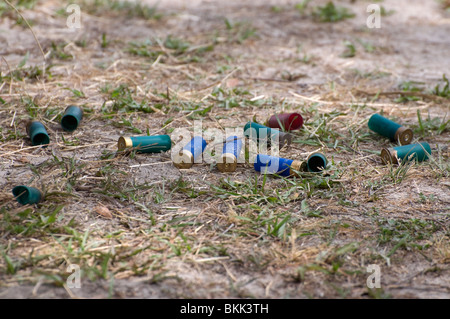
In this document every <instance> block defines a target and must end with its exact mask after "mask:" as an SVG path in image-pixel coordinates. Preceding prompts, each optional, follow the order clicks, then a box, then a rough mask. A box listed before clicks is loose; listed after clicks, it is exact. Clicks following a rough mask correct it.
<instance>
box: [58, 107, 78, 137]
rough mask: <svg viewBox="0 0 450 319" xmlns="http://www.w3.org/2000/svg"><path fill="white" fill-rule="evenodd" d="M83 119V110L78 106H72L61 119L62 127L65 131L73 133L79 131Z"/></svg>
mask: <svg viewBox="0 0 450 319" xmlns="http://www.w3.org/2000/svg"><path fill="white" fill-rule="evenodd" d="M82 118H83V110H82V109H81V107H79V106H76V105H70V106H68V107H67V108H66V110H65V111H64V114H63V116H62V118H61V127H62V128H63V130H65V131H68V132H73V131H75V130H76V129H77V127H78V125H79V124H80V122H81V120H82Z"/></svg>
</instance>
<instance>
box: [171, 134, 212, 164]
mask: <svg viewBox="0 0 450 319" xmlns="http://www.w3.org/2000/svg"><path fill="white" fill-rule="evenodd" d="M206 145H207V143H206V141H205V140H204V139H203V138H202V137H201V136H194V138H193V139H192V140H190V142H189V143H187V144H186V146H185V147H183V149H182V150H180V152H179V153H177V154H174V155H173V157H172V161H173V165H174V166H175V167H177V168H180V169H187V168H191V167H192V165H194V162H195V161H196V160H197V159H198V158H199V157H200V156H201V155H202V154H203V151H204V150H205V148H206Z"/></svg>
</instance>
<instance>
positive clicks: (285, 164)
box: [253, 154, 302, 177]
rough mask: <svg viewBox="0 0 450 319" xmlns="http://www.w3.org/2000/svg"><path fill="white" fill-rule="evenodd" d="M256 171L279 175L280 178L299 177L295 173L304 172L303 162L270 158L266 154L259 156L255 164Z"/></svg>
mask: <svg viewBox="0 0 450 319" xmlns="http://www.w3.org/2000/svg"><path fill="white" fill-rule="evenodd" d="M253 166H254V168H255V171H257V172H260V173H262V174H277V175H280V176H285V177H288V176H297V177H298V174H297V173H296V172H295V171H300V170H302V169H301V167H302V162H301V161H296V160H291V159H287V158H281V157H276V156H270V155H265V154H258V155H257V156H256V161H255V163H254V165H253Z"/></svg>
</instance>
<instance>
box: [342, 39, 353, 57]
mask: <svg viewBox="0 0 450 319" xmlns="http://www.w3.org/2000/svg"><path fill="white" fill-rule="evenodd" d="M344 45H345V50H344V52H342V53H341V55H340V57H342V58H353V57H354V56H355V55H356V48H355V45H354V44H353V43H351V42H350V41H345V42H344Z"/></svg>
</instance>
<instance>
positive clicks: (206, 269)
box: [0, 0, 450, 299]
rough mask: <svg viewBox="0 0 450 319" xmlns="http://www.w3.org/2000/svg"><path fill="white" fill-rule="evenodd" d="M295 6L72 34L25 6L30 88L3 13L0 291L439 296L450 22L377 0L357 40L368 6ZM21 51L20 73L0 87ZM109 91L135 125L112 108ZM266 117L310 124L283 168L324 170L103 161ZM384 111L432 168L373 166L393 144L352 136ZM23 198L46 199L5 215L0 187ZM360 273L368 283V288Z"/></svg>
mask: <svg viewBox="0 0 450 319" xmlns="http://www.w3.org/2000/svg"><path fill="white" fill-rule="evenodd" d="M300 2H301V1H282V0H280V1H275V0H271V1H247V0H240V1H235V0H228V1H212V0H210V1H200V0H196V1H175V0H164V1H159V2H158V4H157V7H156V12H157V13H158V14H160V15H161V17H158V18H157V19H156V18H155V17H151V18H148V17H142V16H140V15H139V14H136V12H134V13H130V12H129V11H126V10H127V9H126V8H125V9H124V8H121V9H114V8H111V7H107V6H106V5H104V7H101V6H99V7H97V8H95V7H92V5H89V4H88V1H79V3H80V8H81V28H80V29H69V28H68V27H67V26H66V21H67V20H66V19H67V16H68V13H65V12H64V11H65V10H64V9H65V8H66V6H67V5H68V2H63V1H38V2H37V3H36V4H35V5H34V7H33V8H31V9H26V8H23V9H21V12H23V15H24V17H26V18H27V19H28V20H29V21H30V22H31V24H32V28H33V30H34V32H35V34H36V37H37V39H38V40H39V42H40V45H41V46H42V49H43V53H44V55H45V56H46V61H47V63H46V66H49V65H51V68H50V69H49V70H50V73H51V76H45V75H43V74H40V75H38V76H36V77H33V76H32V75H30V73H31V71H30V70H31V67H32V66H36V67H38V68H42V61H43V57H42V54H41V51H40V49H39V47H38V45H37V44H36V41H35V39H34V37H33V34H32V33H31V32H30V30H29V29H28V28H27V27H26V26H25V25H24V24H23V22H22V23H21V24H17V19H18V16H17V15H16V14H15V13H13V12H12V11H8V12H4V13H3V15H2V17H1V18H0V42H1V43H3V45H2V46H1V47H0V56H1V57H2V62H1V72H2V73H1V74H2V76H3V77H2V82H1V83H0V85H1V86H0V97H1V98H2V100H3V102H4V103H3V106H0V121H1V123H0V124H1V128H2V131H1V134H2V135H1V136H2V140H1V142H0V192H1V193H0V195H1V197H0V207H1V210H0V214H1V215H0V221H1V231H2V233H1V234H0V252H1V253H2V255H1V256H0V257H3V258H0V297H1V298H108V297H110V298H274V299H278V298H449V297H450V269H449V263H450V240H449V234H450V233H449V222H450V218H449V208H450V189H449V188H450V178H449V150H448V142H449V136H450V134H449V129H448V125H447V124H446V121H448V112H449V110H450V108H449V106H450V102H449V98H448V97H438V96H436V95H433V94H432V93H431V91H432V90H433V89H434V88H435V87H436V85H438V86H439V87H440V88H443V87H444V84H445V83H444V82H443V75H444V74H445V75H446V76H447V77H449V78H450V55H449V48H450V13H449V11H446V10H445V9H444V5H443V3H440V2H438V1H418V0H413V1H406V0H398V1H394V0H385V1H382V2H377V3H378V4H380V5H382V7H383V8H384V9H385V10H386V14H385V15H383V16H382V17H381V28H374V29H370V28H368V27H367V24H366V21H367V18H368V16H369V14H370V13H368V12H367V10H366V9H367V6H368V5H369V4H371V2H369V1H335V3H336V4H337V5H339V6H344V7H346V8H348V9H349V10H351V11H352V12H353V13H354V14H355V16H354V17H352V18H350V19H346V20H343V21H339V22H334V23H326V22H319V21H317V19H315V18H314V15H313V13H312V12H313V10H314V8H315V7H317V6H324V5H325V4H326V3H327V2H326V1H311V2H310V3H309V5H308V7H307V8H305V10H304V11H303V12H301V10H300V9H298V8H296V7H295V6H296V5H297V4H298V3H300ZM141 3H142V4H143V5H148V6H149V7H153V6H154V5H155V2H153V1H142V2H141ZM61 10H63V12H62V13H61ZM169 36H171V37H173V39H182V41H184V42H186V43H188V44H189V47H188V48H187V49H186V48H185V49H184V51H182V52H180V51H179V46H178V47H175V48H174V47H173V46H172V47H171V46H170V45H169V44H167V41H166V42H164V39H166V40H167V38H168V37H169ZM154 39H162V40H161V41H159V42H158V41H156V40H154ZM146 41H147V42H146ZM349 44H351V45H349ZM175 45H179V43H178V44H175ZM208 46H209V47H208ZM133 48H134V49H136V48H140V49H142V50H141V51H139V52H140V53H139V52H138V51H137V50H134V51H133V50H132V49H133ZM200 49H201V50H200ZM349 49H350V50H352V49H353V50H354V51H353V52H350V53H351V54H350V55H351V56H349V54H348V50H349ZM152 51H153V52H156V53H155V54H154V55H152V54H149V53H151V52H152ZM136 52H138V53H136ZM346 52H347V54H346ZM27 54H28V55H29V57H28V59H27V61H26V65H25V67H30V69H29V70H28V69H27V70H28V71H27V72H28V73H27V72H25V73H22V78H21V79H20V78H15V79H14V81H13V82H12V83H11V81H10V78H9V77H8V76H7V75H8V74H11V69H15V68H17V66H18V65H19V64H20V62H21V61H22V60H23V59H24V56H26V55H27ZM121 85H125V86H126V87H127V88H129V89H130V92H131V93H130V94H131V97H132V98H133V99H134V100H136V101H138V102H141V101H145V102H146V103H147V104H146V105H150V106H149V107H150V111H149V112H147V111H145V112H142V110H137V111H136V110H132V109H130V108H128V109H121V108H120V107H119V108H117V105H118V99H115V98H114V96H113V95H112V94H113V93H112V92H114V90H115V89H116V88H119V87H120V86H121ZM405 85H406V86H407V89H405V90H404V88H405ZM415 87H418V88H419V89H420V91H414V88H415ZM219 88H220V89H222V91H223V92H222V94H223V96H221V95H220V94H218V93H217V92H218V91H217V89H219ZM214 90H216V91H214ZM402 90H403V92H406V91H408V90H410V91H409V93H411V92H413V93H414V92H416V93H417V94H416V96H417V98H414V99H413V98H411V99H410V100H407V98H408V97H411V96H412V95H414V94H409V93H405V95H402V94H401V93H402ZM399 91H400V93H399ZM126 92H128V91H126ZM126 92H125V93H124V96H125V97H127V95H126V94H127V93H126ZM77 93H78V94H77ZM122 93H123V92H122ZM385 93H386V94H385ZM408 94H409V95H408ZM80 95H81V96H80ZM128 97H129V96H128ZM401 97H403V98H404V100H399V98H401ZM233 103H236V105H234V104H233ZM69 104H76V105H82V106H83V107H84V110H85V117H84V118H83V122H82V125H81V126H80V128H79V129H78V130H77V131H75V132H74V133H72V134H68V133H64V132H62V131H61V130H60V128H59V123H58V119H59V118H60V117H61V113H62V112H63V111H64V108H65V106H66V105H69ZM127 105H128V104H127ZM230 105H231V106H230ZM210 106H212V108H211V109H210V111H208V110H207V111H205V112H203V113H201V112H198V111H199V110H205V109H207V108H208V107H210ZM281 111H298V112H300V113H301V114H302V115H303V116H304V118H305V125H304V129H302V130H301V131H299V132H295V133H294V137H295V138H294V143H293V145H292V147H290V148H289V149H284V150H282V151H281V152H280V154H281V155H282V156H283V157H286V158H301V159H303V158H306V157H307V156H308V155H309V154H311V153H313V152H315V151H320V152H323V153H324V154H326V155H327V158H328V159H329V161H330V164H331V167H330V169H329V171H328V173H327V174H328V175H326V174H325V175H320V177H316V176H313V177H311V176H305V177H304V178H303V179H302V178H299V179H280V178H276V177H272V176H271V177H267V180H266V179H265V178H263V177H262V176H260V175H257V174H256V173H255V172H254V171H253V168H252V165H250V164H242V165H239V166H238V169H237V171H236V172H234V173H231V174H223V173H220V172H219V171H218V170H217V168H216V167H215V165H214V164H211V165H209V164H199V165H194V167H193V168H192V169H189V170H178V169H177V168H175V167H174V166H173V165H172V163H171V161H170V154H152V155H151V156H146V155H143V154H133V155H132V156H124V155H121V154H119V155H115V156H113V155H114V153H115V151H117V140H118V138H119V137H120V136H122V135H133V134H135V135H138V133H136V132H138V131H139V132H140V134H146V133H147V132H148V133H149V134H151V135H156V134H170V133H171V132H172V130H173V129H175V128H186V129H188V130H190V129H192V126H193V121H194V120H202V123H203V125H204V129H207V128H215V129H218V130H222V129H223V128H225V127H232V128H236V127H237V128H241V127H243V126H244V125H245V123H246V122H247V121H250V120H252V119H256V120H257V121H259V122H261V123H262V122H264V120H265V119H267V118H268V117H269V116H270V115H271V114H273V113H275V112H281ZM380 111H383V113H384V114H385V115H386V116H388V117H390V118H393V119H396V120H398V121H399V122H401V123H403V124H404V125H405V126H410V127H412V128H414V129H415V138H416V140H415V141H426V142H428V143H430V145H431V146H432V150H433V153H432V155H433V159H432V160H429V161H427V162H424V163H418V164H413V165H409V166H408V165H407V166H406V169H404V170H402V169H399V168H397V167H393V166H386V165H383V164H382V163H381V160H380V158H379V151H380V150H381V148H382V147H387V146H391V145H393V144H392V142H390V141H388V140H386V139H384V138H381V137H379V136H377V135H376V134H374V133H372V132H369V130H368V128H367V120H368V118H369V117H370V115H372V114H373V113H375V112H380ZM418 112H420V114H421V116H422V119H423V120H424V121H426V124H427V125H428V126H426V127H425V128H424V129H422V130H421V128H420V123H418ZM30 116H33V117H35V118H37V119H40V120H42V121H44V123H45V124H46V127H47V129H48V131H49V134H50V136H51V138H52V144H51V145H50V146H49V147H47V148H31V144H30V142H29V139H28V137H27V136H26V131H25V128H24V123H25V122H26V120H27V119H29V117H30ZM433 119H434V120H433ZM127 121H128V122H127ZM127 123H128V124H127ZM130 123H131V124H130ZM436 123H437V124H436ZM445 125H446V126H447V127H445ZM439 127H440V128H441V130H439ZM442 128H443V129H442ZM136 129H137V130H138V131H136ZM358 136H359V137H358ZM111 154H113V155H111ZM139 164H146V165H147V166H138V165H139ZM148 164H150V165H148ZM21 184H26V185H31V186H35V187H40V188H41V189H43V190H44V191H45V192H46V194H47V196H46V200H45V201H44V202H42V203H40V204H39V205H31V206H27V207H25V208H24V207H23V206H20V205H19V204H18V203H17V202H16V201H15V200H14V199H13V198H12V194H11V189H12V188H13V187H14V186H15V185H21ZM254 184H255V185H256V186H255V185H254ZM99 205H100V206H102V207H106V208H107V209H108V211H109V214H110V215H109V216H102V215H101V214H99V213H98V211H99ZM59 206H61V207H60V208H59V210H58V212H57V215H56V219H57V220H56V221H55V222H54V223H52V224H46V221H48V220H47V219H45V218H48V216H49V215H51V214H52V211H54V210H56V209H57V208H58V207H59ZM25 209H28V213H27V214H30V215H27V216H25V217H24V214H25V213H24V210H25ZM33 216H34V217H33ZM36 216H39V218H36ZM286 216H288V219H286V220H287V222H286V224H283V226H282V228H281V230H280V229H278V228H277V229H278V230H276V231H274V230H273V228H274V227H275V228H276V227H277V225H281V224H277V223H280V222H281V220H283V219H284V218H285V217H286ZM44 219H45V220H44ZM16 225H22V226H23V227H22V228H21V229H20V230H18V228H17V227H15V226H16ZM30 225H34V226H33V227H36V229H35V228H33V231H31V230H30V229H31V226H30ZM27 227H29V228H28V230H27ZM38 228H39V229H38ZM69 264H79V265H81V268H82V270H83V272H84V275H83V276H82V279H81V282H82V286H81V288H72V289H71V288H69V287H68V286H67V284H66V282H65V280H66V278H67V276H68V275H69V274H68V273H67V271H66V268H67V265H69ZM369 265H378V266H379V267H380V270H381V277H380V278H381V288H373V289H371V288H368V287H367V278H368V276H369V275H370V274H369V273H368V272H367V267H368V266H369Z"/></svg>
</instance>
